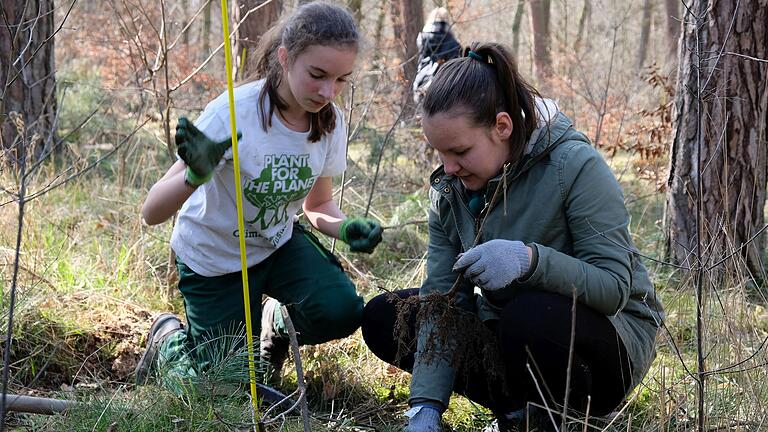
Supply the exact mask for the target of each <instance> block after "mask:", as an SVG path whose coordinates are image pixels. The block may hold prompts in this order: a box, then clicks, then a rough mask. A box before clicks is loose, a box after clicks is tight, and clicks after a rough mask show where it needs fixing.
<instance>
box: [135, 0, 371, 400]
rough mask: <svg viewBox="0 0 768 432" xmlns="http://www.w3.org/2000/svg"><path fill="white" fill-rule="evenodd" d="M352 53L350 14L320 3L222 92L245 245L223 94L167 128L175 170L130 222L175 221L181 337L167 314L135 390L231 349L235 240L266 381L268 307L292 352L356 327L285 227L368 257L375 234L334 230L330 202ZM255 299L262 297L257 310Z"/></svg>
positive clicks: (334, 281) (354, 301) (337, 274)
mask: <svg viewBox="0 0 768 432" xmlns="http://www.w3.org/2000/svg"><path fill="white" fill-rule="evenodd" d="M359 44H360V35H359V33H358V30H357V28H356V25H355V21H354V19H353V18H352V16H351V15H350V13H349V12H348V11H347V10H345V9H344V8H342V7H340V6H338V5H335V4H332V3H326V2H311V3H307V4H304V5H303V6H301V7H299V8H298V9H297V10H296V11H295V12H294V13H293V15H292V16H290V17H288V18H287V19H286V20H284V21H283V23H282V24H279V25H277V26H275V27H274V28H273V29H272V30H270V31H269V33H267V34H266V35H265V36H264V37H263V38H262V45H261V49H260V53H261V57H259V58H260V60H259V63H258V66H257V75H258V79H257V80H254V81H251V82H248V83H246V84H243V85H241V86H239V87H237V88H236V89H235V92H234V101H235V102H234V103H235V106H236V109H235V111H236V116H237V119H236V120H237V125H238V128H239V135H240V136H241V139H240V140H239V158H240V169H241V183H242V192H243V198H244V199H243V218H244V219H245V231H244V232H240V231H239V230H238V220H237V218H238V214H237V210H236V199H235V185H234V170H233V160H232V151H231V149H230V145H231V140H230V133H231V132H230V130H231V129H230V111H229V101H228V95H227V93H224V94H222V95H221V96H219V97H217V98H216V99H214V100H213V101H212V102H210V103H209V104H208V106H207V107H206V108H205V110H204V111H203V113H202V114H201V115H200V116H199V117H198V119H197V120H196V121H195V122H194V124H193V123H192V122H190V121H188V120H187V119H185V118H181V119H180V120H179V122H178V125H177V127H176V135H175V139H176V144H177V146H178V155H179V159H178V160H177V161H176V163H174V164H173V166H171V168H170V169H169V170H168V172H167V173H166V174H165V175H164V176H163V177H162V178H161V179H160V180H159V181H158V182H157V183H155V185H154V186H152V188H151V189H150V191H149V193H148V195H147V198H146V200H145V202H144V205H143V207H142V209H141V214H142V216H143V218H144V220H145V221H146V223H148V224H150V225H154V224H158V223H161V222H163V221H165V220H167V219H169V218H170V217H171V216H172V215H174V214H175V213H176V212H177V211H178V219H177V221H176V225H175V227H174V229H173V234H172V237H171V247H172V248H173V250H174V251H175V252H176V256H177V260H176V265H177V268H178V272H179V290H180V291H181V294H182V296H183V297H184V309H185V312H186V324H183V323H182V322H181V320H180V319H179V318H178V317H177V316H176V315H173V314H170V313H164V314H161V315H160V316H158V317H157V318H156V319H155V321H154V322H153V324H152V326H151V328H150V332H149V336H148V339H147V350H146V352H145V353H144V355H143V356H142V358H141V360H140V361H139V364H138V366H137V368H136V380H137V382H138V383H140V384H141V383H144V382H146V381H147V379H148V376H149V374H150V372H152V371H162V372H163V373H164V374H165V375H164V376H161V379H163V381H164V382H165V383H166V384H169V385H170V386H174V383H179V382H181V383H182V384H183V383H184V382H187V381H185V380H186V379H187V378H194V377H196V376H199V375H200V374H201V373H202V372H204V371H206V370H208V369H209V368H210V367H211V366H212V364H213V363H214V358H215V357H216V355H215V352H216V351H217V349H219V350H221V349H220V348H216V347H217V346H219V345H226V344H225V343H224V342H223V341H225V340H230V341H231V340H233V337H234V340H236V342H235V344H236V345H239V346H242V344H243V342H242V341H243V338H242V336H240V337H239V338H238V337H236V336H233V335H236V334H237V333H238V331H239V332H240V335H242V327H243V324H244V322H245V309H244V302H243V286H242V276H241V261H240V249H239V237H241V236H245V242H246V253H247V256H246V261H247V266H248V277H249V285H250V304H251V305H252V322H254V323H256V325H258V323H260V324H261V333H260V334H261V337H260V355H261V360H262V361H263V362H266V363H268V364H269V365H271V370H272V371H273V372H278V371H280V370H281V368H282V364H283V362H284V360H285V359H286V356H287V353H288V339H287V337H288V335H287V332H286V329H285V321H284V318H285V317H284V316H283V315H282V313H281V310H280V304H284V305H286V306H287V310H288V314H289V316H290V318H291V320H292V321H293V323H294V325H295V327H296V330H297V332H298V339H299V343H301V344H319V343H323V342H327V341H330V340H332V339H338V338H343V337H346V336H348V335H350V334H352V333H353V332H354V331H355V330H356V329H357V328H358V327H359V326H360V321H361V316H362V310H363V299H362V297H360V296H359V295H358V294H357V292H356V289H355V286H354V285H353V284H352V282H351V281H350V279H349V278H348V277H347V275H346V274H345V273H344V271H343V269H342V267H341V265H340V264H339V262H338V261H337V259H336V258H335V257H334V256H333V255H332V254H331V253H330V252H329V251H328V250H327V249H326V248H325V247H323V245H322V244H321V243H320V242H319V241H318V239H317V238H316V237H315V236H314V235H313V234H312V233H310V232H309V231H308V230H307V228H305V227H304V226H303V225H301V224H300V223H298V222H297V221H296V216H297V213H298V212H299V211H300V210H303V211H304V215H305V217H306V218H307V219H308V220H309V222H310V224H311V225H312V226H313V227H314V228H315V229H317V230H318V231H320V232H321V233H323V234H325V235H327V236H330V237H333V238H337V239H340V240H341V241H343V242H345V243H347V244H348V245H349V246H350V249H351V250H352V251H356V252H366V253H370V252H372V251H373V250H374V248H375V247H376V245H377V244H378V243H379V242H380V241H381V233H382V229H381V226H380V225H379V223H378V222H376V221H374V220H371V219H364V218H351V217H347V216H346V215H344V213H342V212H341V210H340V209H339V207H338V205H337V204H336V203H335V202H334V201H333V198H332V178H333V177H334V176H336V175H339V174H341V173H342V171H344V169H345V167H346V145H347V133H346V128H345V123H344V119H343V114H342V112H341V111H340V110H339V109H338V108H337V107H336V106H335V105H334V104H333V102H332V101H333V100H334V99H335V98H336V96H337V95H338V94H339V92H340V91H341V90H342V89H343V88H344V86H345V85H346V84H347V80H348V79H349V77H350V75H351V74H352V72H353V70H354V67H355V63H356V59H357V56H358V47H359ZM262 294H265V295H268V296H269V297H270V298H269V299H268V300H267V301H266V302H265V303H264V304H263V305H262ZM260 306H261V307H260ZM217 343H219V345H216V344H217ZM166 378H168V379H166ZM175 387H176V388H178V385H176V386H175Z"/></svg>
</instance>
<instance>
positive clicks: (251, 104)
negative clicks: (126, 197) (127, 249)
mask: <svg viewBox="0 0 768 432" xmlns="http://www.w3.org/2000/svg"><path fill="white" fill-rule="evenodd" d="M262 84H263V81H261V80H260V81H256V82H252V83H248V84H244V85H242V86H240V87H237V88H236V89H235V113H236V114H235V115H236V116H237V118H236V120H237V129H238V130H239V131H240V132H241V133H242V138H240V140H238V155H239V159H240V181H241V183H242V191H243V218H244V219H245V232H246V239H245V245H246V255H247V258H246V261H247V263H248V267H250V266H253V265H255V264H258V263H259V262H261V261H263V260H264V259H265V258H267V257H268V256H269V255H270V254H271V253H272V252H274V251H275V250H277V248H279V247H280V246H282V245H283V244H285V242H287V241H288V239H290V238H291V234H292V232H293V220H294V217H295V215H296V213H297V212H298V211H299V209H300V208H301V205H302V203H303V202H304V198H305V197H306V196H307V194H308V193H309V191H310V189H312V186H313V185H314V184H315V181H316V180H317V178H318V177H332V176H335V175H338V174H341V173H342V172H343V171H344V169H345V168H346V163H347V160H346V146H347V133H346V128H345V126H344V118H343V114H342V113H341V111H340V110H339V109H338V108H336V107H335V106H334V109H335V110H336V127H335V129H334V130H333V132H332V133H330V134H326V135H325V136H323V138H321V139H320V141H317V142H314V143H313V142H309V141H308V139H307V138H308V136H309V132H295V131H292V130H290V129H288V128H287V127H286V126H285V125H284V124H283V123H282V121H281V120H280V119H279V118H278V116H277V113H275V115H273V116H272V126H271V127H270V128H269V130H268V131H267V132H265V131H264V129H262V127H261V122H260V118H261V109H262V108H261V107H260V106H259V93H260V92H261V87H262ZM265 105H266V104H265ZM264 109H266V107H264ZM195 125H196V126H197V127H198V128H199V129H200V130H201V131H202V132H203V133H205V134H206V135H207V136H208V137H209V138H210V139H212V140H216V141H218V140H223V139H226V138H227V137H229V136H231V126H230V122H229V101H228V96H227V93H226V92H225V93H224V94H222V95H220V96H219V97H217V98H216V99H214V100H213V101H211V102H210V103H209V104H208V106H206V108H205V110H204V111H203V113H202V114H201V115H200V117H199V118H198V119H197V121H196V122H195ZM234 178H235V174H234V162H233V160H232V149H230V150H228V151H227V153H226V154H225V155H224V158H223V162H222V163H220V164H219V166H218V167H217V168H216V171H215V173H214V175H213V178H212V179H211V180H210V181H208V182H207V183H205V184H203V185H202V186H200V187H199V188H197V190H195V192H193V193H192V195H191V196H190V197H189V199H187V201H186V202H185V203H184V205H183V206H182V207H181V210H180V211H179V216H178V220H177V222H176V227H175V228H174V230H173V235H172V236H171V247H173V250H174V251H175V252H176V254H177V255H178V256H179V258H180V259H181V260H182V261H183V262H184V263H185V264H186V265H188V266H189V268H191V269H192V270H193V271H195V273H198V274H200V275H202V276H209V277H210V276H219V275H222V274H226V273H233V272H236V271H240V243H239V241H240V240H239V238H238V236H239V235H240V234H239V232H238V227H237V205H236V202H235V183H234Z"/></svg>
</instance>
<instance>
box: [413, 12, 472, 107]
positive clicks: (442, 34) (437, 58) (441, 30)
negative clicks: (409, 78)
mask: <svg viewBox="0 0 768 432" xmlns="http://www.w3.org/2000/svg"><path fill="white" fill-rule="evenodd" d="M449 21H450V15H449V14H448V10H446V9H445V8H444V7H437V8H435V9H433V10H432V11H431V12H430V13H429V15H428V16H427V19H426V22H425V23H424V27H423V28H422V30H421V32H419V35H418V36H417V37H416V45H417V46H418V48H419V63H418V66H417V68H416V78H415V79H414V80H413V101H414V102H416V103H419V102H420V101H421V99H422V97H423V96H424V92H425V91H426V90H427V88H429V83H430V80H431V79H432V77H433V76H434V75H435V73H436V72H437V70H438V68H440V65H442V64H443V63H445V62H447V61H448V60H451V59H454V58H456V57H458V56H460V55H461V45H460V44H459V42H458V41H457V40H456V37H455V36H454V35H453V32H452V31H451V24H450V22H449Z"/></svg>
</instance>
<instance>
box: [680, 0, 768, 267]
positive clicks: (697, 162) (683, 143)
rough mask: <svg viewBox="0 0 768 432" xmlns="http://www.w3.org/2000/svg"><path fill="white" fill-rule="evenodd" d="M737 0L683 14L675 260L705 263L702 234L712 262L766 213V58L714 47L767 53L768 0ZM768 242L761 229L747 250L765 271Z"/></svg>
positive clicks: (699, 1) (701, 2)
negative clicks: (701, 259) (700, 19)
mask: <svg viewBox="0 0 768 432" xmlns="http://www.w3.org/2000/svg"><path fill="white" fill-rule="evenodd" d="M735 5H736V2H732V1H730V0H710V1H709V2H708V1H706V0H694V1H693V4H692V5H691V6H690V9H689V11H687V12H686V16H685V22H684V34H683V39H682V41H683V43H681V44H680V45H681V46H680V68H679V72H678V81H677V96H676V107H675V109H676V113H675V120H674V127H673V143H672V150H671V154H670V170H669V179H668V191H667V202H666V209H665V223H666V227H667V234H668V243H667V252H668V254H669V256H670V258H671V259H673V260H674V261H675V262H678V263H685V264H691V265H698V263H696V262H694V259H695V257H694V256H692V255H691V252H694V253H695V252H696V251H697V250H698V249H697V244H698V245H699V246H700V248H701V250H702V251H703V252H702V254H706V259H707V261H706V262H707V263H709V264H712V263H715V262H717V261H718V260H720V259H721V258H724V257H726V256H727V254H728V253H729V251H732V250H734V249H735V248H738V247H741V246H742V245H744V244H745V243H746V242H747V241H749V240H750V239H751V238H752V237H753V236H754V235H755V234H756V233H757V232H758V230H759V229H761V228H762V227H763V224H764V223H765V215H764V206H765V193H766V170H768V168H767V166H766V147H768V128H767V127H766V124H768V81H766V79H765V77H766V76H768V64H766V63H765V62H758V61H754V60H749V59H746V58H743V57H739V56H736V55H727V54H726V55H723V56H722V57H719V56H717V55H714V54H713V53H717V52H719V51H720V49H721V48H722V49H723V52H725V53H744V54H748V55H750V56H753V57H757V58H761V59H765V58H768V31H767V29H766V27H767V26H768V25H767V24H766V23H768V0H743V1H742V2H741V3H740V7H739V9H738V10H734V8H735ZM692 13H695V14H697V15H699V16H701V17H703V20H705V21H703V22H698V23H697V22H696V20H695V17H694V16H693V15H692ZM732 23H733V25H732ZM731 25H732V26H731ZM729 29H730V33H728V32H729ZM718 57H719V59H718ZM697 72H698V73H697ZM710 74H711V78H709V77H710ZM699 83H702V86H701V87H700V86H699ZM697 214H698V215H699V216H700V218H699V220H700V221H701V223H700V226H699V228H698V232H697V224H696V220H697V218H696V216H697ZM704 248H706V249H704ZM764 251H765V235H761V236H758V237H757V238H755V239H754V240H753V241H752V243H750V244H749V245H748V246H745V247H744V248H743V249H742V250H741V254H740V255H741V256H742V257H743V258H744V259H745V260H746V263H747V266H748V268H749V269H750V270H751V271H752V272H753V274H756V275H762V276H763V277H764V275H765V273H764V267H763V265H764V263H763V254H764ZM729 268H735V266H729Z"/></svg>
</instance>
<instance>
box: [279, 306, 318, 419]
mask: <svg viewBox="0 0 768 432" xmlns="http://www.w3.org/2000/svg"><path fill="white" fill-rule="evenodd" d="M280 312H281V313H282V315H283V320H284V321H285V329H286V330H287V331H288V338H289V339H290V341H291V351H292V352H293V362H294V364H295V365H296V384H297V386H298V387H299V392H300V394H299V403H300V404H301V420H302V421H303V423H304V432H311V428H310V424H309V405H308V404H307V385H306V383H305V382H304V369H302V367H301V352H300V351H299V340H298V339H297V338H296V328H294V327H293V321H292V320H291V316H290V315H288V309H286V307H285V306H284V305H280Z"/></svg>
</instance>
